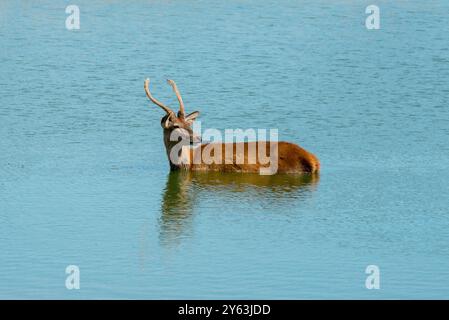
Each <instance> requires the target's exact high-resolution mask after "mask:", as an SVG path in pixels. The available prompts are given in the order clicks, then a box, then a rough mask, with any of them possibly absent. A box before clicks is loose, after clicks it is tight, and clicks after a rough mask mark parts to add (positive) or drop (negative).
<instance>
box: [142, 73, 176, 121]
mask: <svg viewBox="0 0 449 320" xmlns="http://www.w3.org/2000/svg"><path fill="white" fill-rule="evenodd" d="M149 84H150V79H146V80H145V83H144V85H143V87H144V88H145V93H146V94H147V97H148V98H149V99H150V100H151V101H152V102H153V103H154V104H156V105H158V106H159V107H161V108H162V109H164V111H165V112H167V114H174V112H173V110H171V109H170V108H169V107H167V106H166V105H164V104H163V103H162V102H160V101H159V100H157V99H156V98H154V97H153V96H152V95H151V92H150V89H149V87H148V86H149Z"/></svg>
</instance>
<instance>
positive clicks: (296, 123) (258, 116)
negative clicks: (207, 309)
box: [0, 0, 449, 299]
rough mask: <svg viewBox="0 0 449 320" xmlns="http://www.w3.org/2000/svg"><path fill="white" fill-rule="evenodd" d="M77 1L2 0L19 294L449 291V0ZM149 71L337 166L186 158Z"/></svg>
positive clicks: (0, 206)
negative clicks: (371, 277) (169, 153)
mask: <svg viewBox="0 0 449 320" xmlns="http://www.w3.org/2000/svg"><path fill="white" fill-rule="evenodd" d="M74 3H75V4H78V5H79V7H80V10H81V29H80V30H79V31H77V32H71V31H68V30H66V29H65V18H66V16H67V15H66V14H65V7H66V5H67V2H66V1H39V3H37V2H36V3H33V2H25V1H21V2H20V1H2V2H1V3H0V71H1V72H0V99H1V100H0V135H1V138H0V298H69V299H71V298H132V299H134V298H288V299H295V298H361V299H372V298H448V297H449V238H448V236H449V232H448V230H449V206H448V205H449V201H448V199H449V197H448V193H449V183H448V181H449V157H448V155H449V145H448V141H449V108H448V103H449V82H448V78H449V38H448V34H449V18H448V15H447V13H448V12H449V3H448V2H447V1H425V2H423V1H378V2H377V4H378V5H379V6H380V8H381V29H380V30H375V31H368V30H366V28H365V26H364V21H365V17H366V16H367V15H366V14H365V8H366V6H367V5H369V4H372V1H355V0H354V1H349V0H348V1H331V0H318V1H293V0H292V1H287V0H282V1H271V0H269V1H253V0H249V1H234V0H231V1H195V2H194V1H162V0H160V1H132V2H130V1H81V0H80V1H75V2H74ZM146 77H151V78H152V79H153V92H154V93H155V95H156V96H157V97H158V98H159V99H160V100H162V101H164V102H167V103H169V104H170V105H172V106H175V105H176V103H177V102H176V98H175V96H174V95H173V93H172V92H171V89H170V88H169V87H168V86H167V85H166V83H165V79H166V78H169V77H170V78H172V79H175V80H176V81H177V83H178V86H179V88H180V90H181V92H182V94H183V98H184V101H185V103H186V108H187V111H194V110H200V111H201V112H202V115H201V117H200V119H201V120H202V125H203V128H207V127H208V128H218V129H225V128H278V129H279V135H280V138H281V139H282V140H288V141H292V142H296V143H299V144H300V145H301V146H303V147H304V148H306V149H308V150H310V151H312V152H314V153H315V154H317V155H318V156H319V158H320V159H321V162H322V172H321V174H320V176H319V177H289V176H283V177H271V178H270V177H260V176H253V175H247V176H242V175H216V174H210V175H204V174H202V175H186V174H169V170H168V163H167V160H166V155H165V149H164V146H163V143H162V132H161V128H160V124H159V121H160V118H161V116H162V115H163V114H162V113H161V110H159V109H158V108H156V107H154V106H153V105H151V104H150V103H149V102H148V101H147V99H146V97H145V95H144V91H143V79H144V78H146ZM70 264H75V265H78V266H79V267H80V270H81V290H72V291H69V290H67V289H66V288H65V284H64V282H65V278H66V274H65V268H66V266H67V265H70ZM370 264H375V265H378V266H379V268H380V271H381V290H367V289H365V279H366V274H365V268H366V266H367V265H370Z"/></svg>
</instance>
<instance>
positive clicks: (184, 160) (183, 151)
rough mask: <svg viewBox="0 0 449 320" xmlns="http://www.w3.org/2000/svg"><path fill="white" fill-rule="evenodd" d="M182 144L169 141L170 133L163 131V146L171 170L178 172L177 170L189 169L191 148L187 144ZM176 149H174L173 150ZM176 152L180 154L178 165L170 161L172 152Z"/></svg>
mask: <svg viewBox="0 0 449 320" xmlns="http://www.w3.org/2000/svg"><path fill="white" fill-rule="evenodd" d="M182 143H183V142H178V141H171V140H170V132H169V131H168V130H164V144H165V151H166V152H167V158H168V161H169V163H170V169H171V170H179V169H187V170H188V169H189V168H190V163H191V162H190V159H191V154H192V148H191V147H190V144H189V143H185V144H182ZM174 148H176V149H174ZM177 150H178V152H180V154H179V153H178V154H179V159H180V160H181V161H180V163H175V162H173V161H172V159H171V157H170V155H171V154H172V151H173V152H174V153H175V152H176V151H177Z"/></svg>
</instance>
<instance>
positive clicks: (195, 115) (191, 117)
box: [185, 111, 200, 122]
mask: <svg viewBox="0 0 449 320" xmlns="http://www.w3.org/2000/svg"><path fill="white" fill-rule="evenodd" d="M199 115H200V112H199V111H194V112H192V113H189V114H188V115H187V116H186V117H185V121H187V122H193V121H195V119H196V118H198V116H199Z"/></svg>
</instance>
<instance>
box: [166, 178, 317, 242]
mask: <svg viewBox="0 0 449 320" xmlns="http://www.w3.org/2000/svg"><path fill="white" fill-rule="evenodd" d="M318 181H319V175H318V174H308V175H271V176H264V175H259V174H241V173H228V174H221V173H219V172H188V171H187V172H186V171H175V172H170V173H169V175H168V177H167V184H166V186H165V190H164V194H163V197H162V205H161V211H162V212H161V217H160V221H159V222H160V237H161V241H163V242H165V243H173V242H177V241H179V240H180V238H181V237H182V236H183V235H184V233H185V232H188V230H189V227H188V226H190V225H191V222H192V218H193V211H194V209H195V204H196V203H197V202H198V201H200V200H201V199H200V197H201V194H204V193H206V196H207V192H210V193H213V195H212V197H223V198H224V199H226V198H229V196H230V195H231V194H235V195H236V196H237V197H240V195H239V193H240V194H241V197H245V199H246V200H247V201H253V200H254V201H262V200H267V199H269V201H277V202H279V201H286V202H289V203H295V202H294V201H295V200H294V199H296V200H300V199H304V198H307V195H310V193H311V192H313V191H314V189H315V188H316V186H317V184H318Z"/></svg>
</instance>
